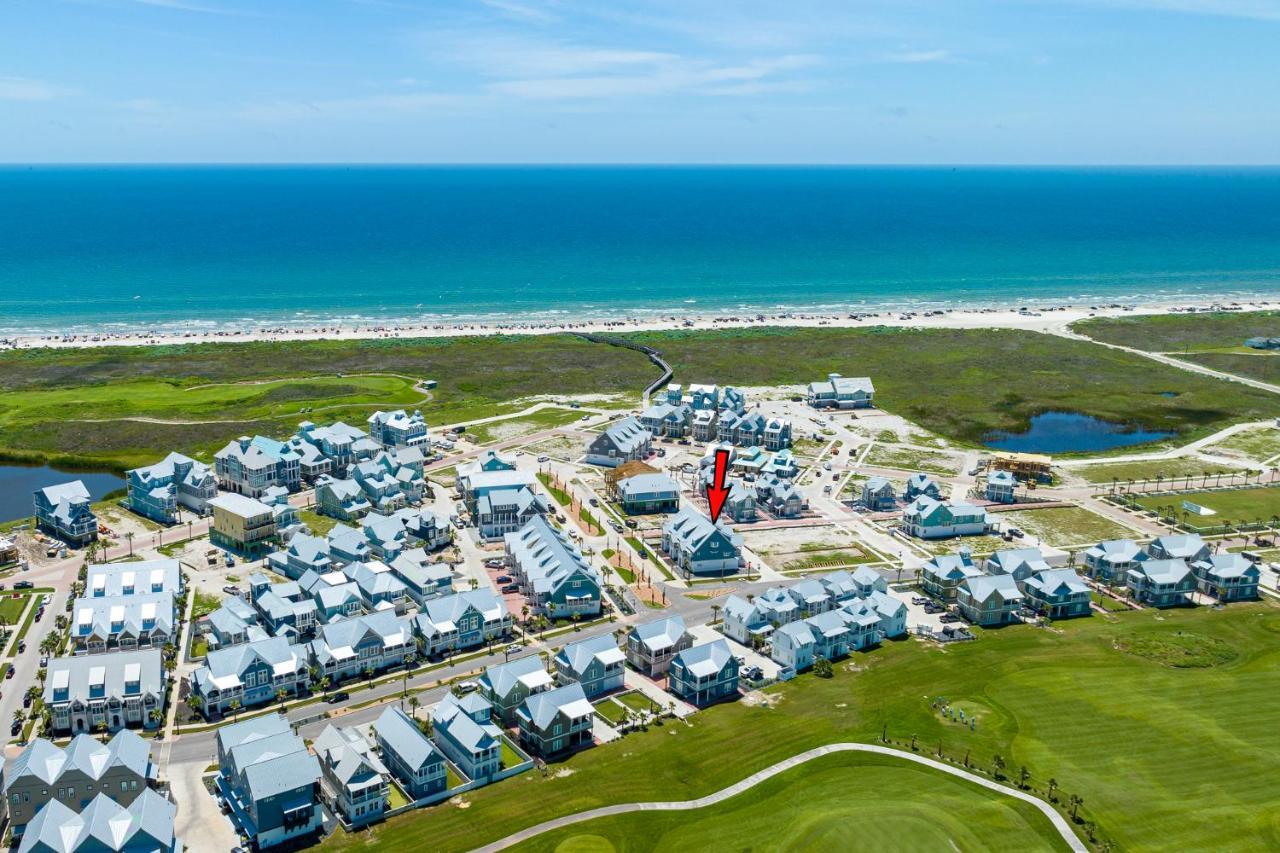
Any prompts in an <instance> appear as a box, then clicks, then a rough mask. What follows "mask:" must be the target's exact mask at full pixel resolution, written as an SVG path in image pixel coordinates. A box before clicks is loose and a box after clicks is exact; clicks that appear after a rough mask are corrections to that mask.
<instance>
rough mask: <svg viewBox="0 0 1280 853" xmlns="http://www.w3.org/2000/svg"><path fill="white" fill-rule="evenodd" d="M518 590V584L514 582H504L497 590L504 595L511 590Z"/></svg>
mask: <svg viewBox="0 0 1280 853" xmlns="http://www.w3.org/2000/svg"><path fill="white" fill-rule="evenodd" d="M519 591H520V585H519V584H515V583H509V584H506V585H505V586H503V587H502V588H501V589H500V590H499V592H501V593H502V594H503V595H506V594H508V593H512V592H519Z"/></svg>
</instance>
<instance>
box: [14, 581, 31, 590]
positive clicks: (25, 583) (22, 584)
mask: <svg viewBox="0 0 1280 853" xmlns="http://www.w3.org/2000/svg"><path fill="white" fill-rule="evenodd" d="M33 586H35V584H33V583H32V582H31V581H18V582H17V583H15V584H14V585H13V588H14V589H31V588H32V587H33Z"/></svg>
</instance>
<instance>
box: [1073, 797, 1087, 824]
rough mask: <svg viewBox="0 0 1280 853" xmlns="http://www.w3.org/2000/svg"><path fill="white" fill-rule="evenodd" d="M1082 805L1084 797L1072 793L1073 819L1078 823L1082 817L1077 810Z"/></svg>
mask: <svg viewBox="0 0 1280 853" xmlns="http://www.w3.org/2000/svg"><path fill="white" fill-rule="evenodd" d="M1082 805H1084V797H1080V796H1077V795H1075V794H1072V795H1071V819H1072V820H1073V821H1075V822H1076V823H1079V822H1080V818H1079V817H1078V816H1077V814H1076V812H1077V811H1078V810H1079V809H1080V807H1081V806H1082Z"/></svg>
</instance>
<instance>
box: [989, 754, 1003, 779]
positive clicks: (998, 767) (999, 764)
mask: <svg viewBox="0 0 1280 853" xmlns="http://www.w3.org/2000/svg"><path fill="white" fill-rule="evenodd" d="M991 766H992V767H994V768H995V777H996V778H997V779H1003V778H1004V757H1003V756H1001V755H998V754H997V755H996V757H995V758H993V759H991Z"/></svg>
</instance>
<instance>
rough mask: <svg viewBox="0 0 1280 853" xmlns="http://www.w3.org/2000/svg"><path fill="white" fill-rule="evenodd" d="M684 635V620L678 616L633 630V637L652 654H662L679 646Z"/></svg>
mask: <svg viewBox="0 0 1280 853" xmlns="http://www.w3.org/2000/svg"><path fill="white" fill-rule="evenodd" d="M684 633H685V626H684V619H683V618H682V617H681V616H678V615H677V616H668V617H666V618H665V619H655V620H654V621H652V622H646V623H644V624H643V625H637V626H635V627H634V628H632V629H631V636H632V637H635V638H636V641H637V642H639V644H640V645H641V646H642V647H644V648H646V649H648V650H649V651H650V652H661V651H663V650H664V649H670V648H673V647H674V646H677V645H679V643H680V640H681V638H682V637H684Z"/></svg>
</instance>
